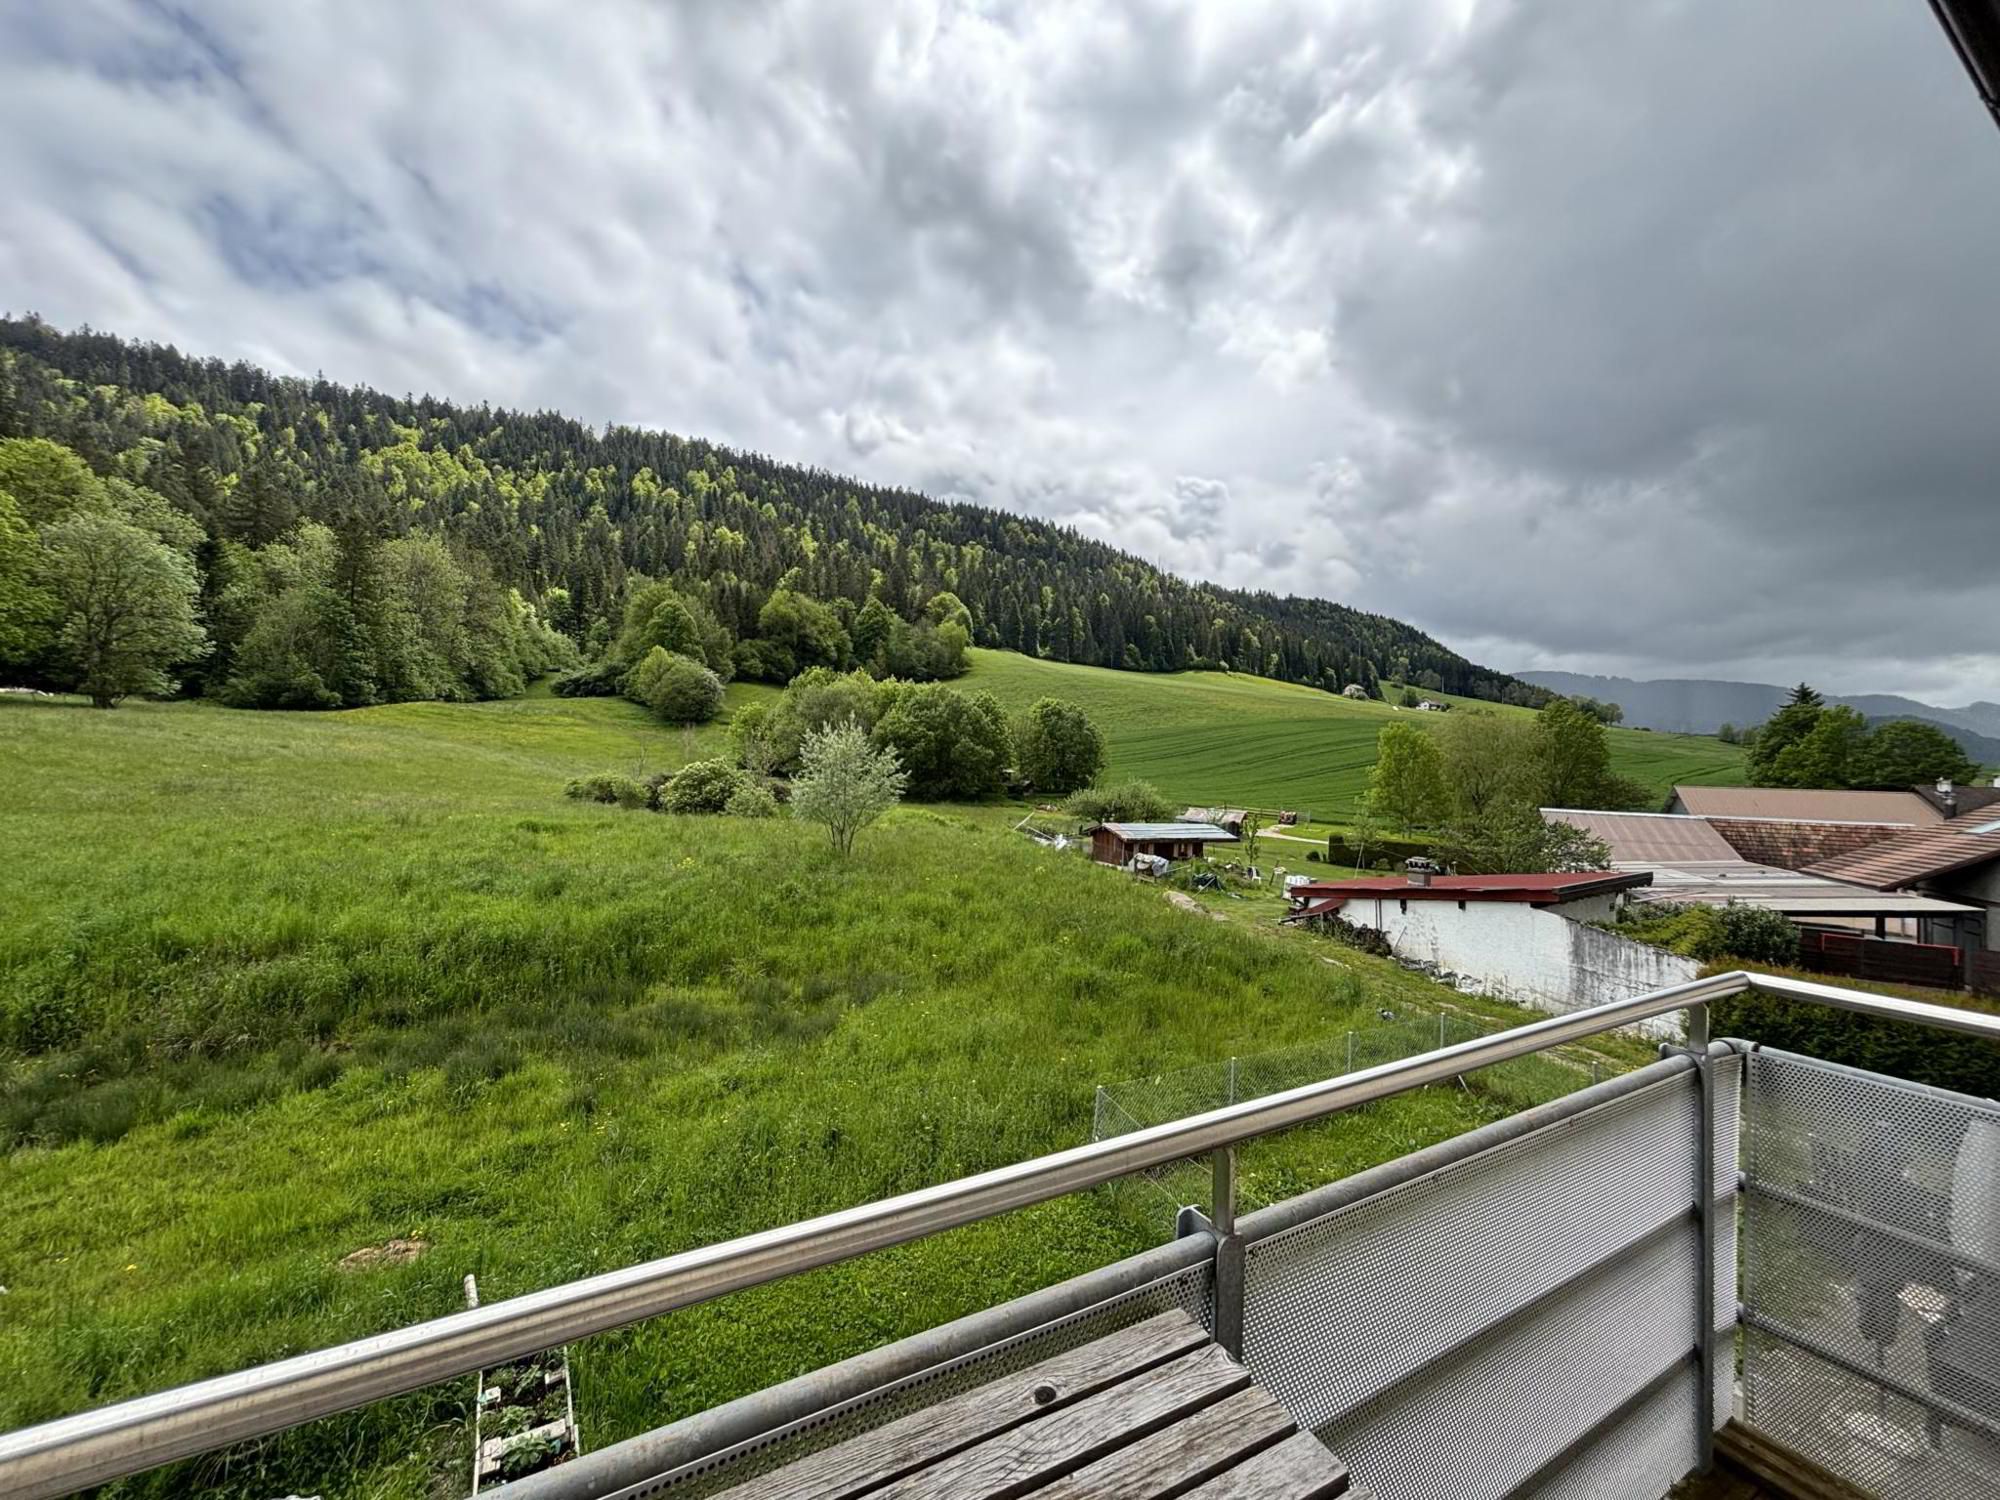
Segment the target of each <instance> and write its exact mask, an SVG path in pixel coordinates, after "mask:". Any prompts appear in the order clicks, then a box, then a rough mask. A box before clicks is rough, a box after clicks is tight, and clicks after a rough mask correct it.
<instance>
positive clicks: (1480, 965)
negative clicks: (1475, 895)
mask: <svg viewBox="0 0 2000 1500" xmlns="http://www.w3.org/2000/svg"><path fill="white" fill-rule="evenodd" d="M1613 904H1614V898H1612V897H1609V896H1603V897H1594V898H1591V899H1589V900H1586V901H1573V902H1570V903H1568V904H1567V905H1565V906H1563V907H1561V908H1546V909H1545V908H1539V907H1534V906H1529V905H1528V904H1527V903H1526V902H1521V901H1468V902H1466V903H1465V907H1464V909H1463V910H1461V909H1460V908H1459V904H1458V903H1457V902H1456V901H1411V902H1408V903H1407V905H1408V908H1409V909H1408V910H1407V911H1405V910H1403V909H1402V907H1403V905H1404V903H1402V902H1400V901H1399V900H1398V898H1396V897H1393V896H1391V897H1382V898H1371V899H1368V900H1365V901H1350V902H1348V903H1347V908H1346V916H1347V919H1348V920H1349V921H1350V922H1357V923H1360V924H1362V925H1364V926H1367V927H1374V928H1378V929H1379V930H1380V931H1382V932H1383V933H1384V934H1386V935H1387V937H1388V939H1389V944H1390V946H1391V947H1392V948H1393V949H1394V950H1395V952H1396V956H1397V957H1399V958H1405V959H1409V960H1411V961H1412V962H1428V963H1433V964H1436V965H1437V966H1438V967H1439V968H1442V969H1449V970H1451V971H1452V972H1453V973H1457V974H1464V975H1467V976H1468V977H1470V978H1472V979H1476V980H1477V981H1478V982H1479V985H1480V988H1481V989H1483V990H1484V991H1485V992H1486V993H1487V994H1489V995H1497V996H1500V997H1502V998H1503V999H1508V1000H1515V1001H1519V1002H1520V1003H1521V1004H1523V1005H1531V1006H1533V1007H1535V1008H1536V1009H1537V1010H1546V1011H1551V1012H1554V1013H1557V1014H1561V1013H1564V1012H1567V1011H1572V1010H1581V1009H1583V1008H1584V1007H1586V1006H1591V1005H1601V1004H1603V1003H1604V1002H1605V1001H1607V1000H1620V999H1623V998H1624V997H1626V996H1627V995H1636V994H1639V993H1641V992H1642V991H1645V990H1655V989H1660V988H1662V987H1663V986H1665V985H1669V984H1679V983H1681V982H1682V981H1684V980H1688V979H1692V978H1694V977H1695V975H1696V973H1697V972H1698V971H1699V969H1700V965H1699V964H1697V963H1696V962H1695V961H1694V960H1693V959H1691V958H1682V957H1680V956H1679V955H1678V954H1674V953H1664V952H1662V951H1660V950H1659V949H1657V948H1652V947H1648V946H1647V945H1646V944H1644V943H1635V942H1633V941H1632V940H1631V939H1630V938H1624V937H1620V936H1618V934H1616V933H1614V932H1605V931H1604V930H1602V929H1601V928H1597V927H1589V926H1586V925H1584V924H1585V923H1586V922H1589V921H1596V920H1599V919H1601V918H1604V917H1608V916H1609V915H1610V914H1611V911H1612V907H1613ZM1565 913H1574V914H1575V920H1572V918H1571V917H1570V916H1569V915H1565ZM1677 1024H1678V1023H1677V1022H1676V1021H1675V1020H1674V1019H1672V1018H1665V1017H1663V1018H1662V1019H1661V1022H1660V1024H1659V1025H1657V1026H1649V1029H1651V1030H1654V1031H1657V1032H1659V1033H1660V1034H1668V1033H1671V1032H1673V1031H1674V1030H1675V1029H1676V1027H1677Z"/></svg>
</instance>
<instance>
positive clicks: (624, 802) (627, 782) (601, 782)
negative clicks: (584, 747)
mask: <svg viewBox="0 0 2000 1500" xmlns="http://www.w3.org/2000/svg"><path fill="white" fill-rule="evenodd" d="M563 795H564V796H565V797H574V798H576V799H577V800H578V801H579V802H608V803H614V804H616V805H617V806H619V807H645V806H646V805H647V804H648V802H649V801H650V800H651V799H650V798H649V797H648V796H647V793H646V788H645V786H644V785H643V784H641V783H639V782H637V781H634V780H633V779H632V778H631V777H630V776H620V775H619V774H618V773H617V772H616V771H600V772H598V773H597V774H596V775H595V776H578V777H576V778H575V779H574V780H572V781H568V782H565V783H564V784H563Z"/></svg>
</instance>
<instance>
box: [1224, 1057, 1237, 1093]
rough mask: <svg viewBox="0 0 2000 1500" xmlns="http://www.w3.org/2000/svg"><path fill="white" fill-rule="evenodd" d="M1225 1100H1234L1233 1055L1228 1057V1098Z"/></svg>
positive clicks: (1234, 1060) (1234, 1070)
mask: <svg viewBox="0 0 2000 1500" xmlns="http://www.w3.org/2000/svg"><path fill="white" fill-rule="evenodd" d="M1225 1102H1226V1103H1229V1104H1234V1103H1235V1102H1236V1059H1235V1058H1233V1057H1232V1058H1230V1059H1229V1098H1228V1099H1227V1100H1226V1101H1225Z"/></svg>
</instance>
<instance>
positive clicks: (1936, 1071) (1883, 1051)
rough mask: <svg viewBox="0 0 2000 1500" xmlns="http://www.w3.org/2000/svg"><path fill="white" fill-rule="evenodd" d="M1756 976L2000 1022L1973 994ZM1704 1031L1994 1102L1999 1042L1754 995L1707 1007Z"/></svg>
mask: <svg viewBox="0 0 2000 1500" xmlns="http://www.w3.org/2000/svg"><path fill="white" fill-rule="evenodd" d="M1730 967H1732V965H1730V964H1728V963H1726V962H1725V963H1722V964H1718V965H1716V966H1715V967H1714V968H1712V969H1711V970H1710V971H1709V972H1711V973H1722V972H1726V971H1727V970H1728V969H1729V968H1730ZM1760 972H1767V973H1773V974H1784V975H1787V976H1789V977H1790V978H1793V979H1805V980H1810V981H1812V982H1813V983H1815V984H1827V983H1835V984H1839V985H1841V986H1842V987H1844V988H1847V989H1857V990H1867V991H1870V992H1871V993H1874V994H1878V995H1900V996H1902V997H1903V998H1905V999H1908V1000H1926V1001H1929V1002H1930V1003H1931V1004H1933V1005H1957V1006H1961V1007H1962V1008H1964V1009H1966V1010H1980V1011H1985V1012H1987V1013H1988V1014H1992V1015H2000V1004H1996V1003H1995V1002H1993V1001H1990V1000H1981V999H1979V998H1978V997H1977V996H1973V995H1960V994H1954V993H1951V992H1949V991H1944V990H1922V989H1914V988H1909V987H1906V986H1901V985H1893V984H1874V983H1869V982H1865V981H1860V980H1853V979H1847V978H1844V977H1843V978H1839V979H1830V978H1829V976H1827V975H1825V974H1810V973H1807V972H1806V971H1805V970H1803V969H1778V968H1773V969H1762V968H1761V966H1760ZM1710 1026H1711V1029H1712V1031H1713V1033H1714V1035H1716V1036H1729V1037H1739V1038H1742V1039H1743V1040H1745V1041H1751V1042H1762V1043H1763V1044H1764V1045H1765V1046H1767V1047H1777V1048H1780V1049H1781V1050H1783V1051H1786V1052H1801V1053H1804V1054H1805V1055H1807V1056H1808V1057H1818V1058H1823V1059H1825V1060H1826V1061H1827V1062H1835V1063H1845V1064H1846V1065H1847V1066H1849V1067H1851V1068H1865V1069H1867V1070H1868V1071H1869V1072H1871V1073H1887V1074H1890V1075H1891V1076H1892V1077H1896V1078H1907V1079H1909V1080H1910V1081H1911V1082H1913V1083H1928V1084H1930V1085H1932V1086H1933V1087H1936V1088H1941V1089H1950V1090H1952V1091H1953V1092H1954V1093H1959V1094H1972V1095H1975V1096H1976V1097H1978V1098H1981V1099H1996V1098H2000V1042H1992V1041H1988V1040H1986V1039H1985V1038H1983V1037H1976V1036H1964V1035H1961V1034H1960V1033H1958V1032H1955V1031H1938V1030H1936V1029H1934V1028H1932V1027H1929V1026H1919V1025H1917V1024H1915V1023H1914V1022H1910V1021H1886V1020H1878V1019H1877V1018H1875V1017H1874V1016H1863V1015H1857V1014H1855V1013H1854V1012H1853V1011H1847V1010H1834V1009H1831V1008H1830V1007H1828V1006H1824V1005H1814V1004H1812V1003H1810V1002H1808V1001H1798V1000H1780V999H1777V998H1775V997H1774V996H1769V995H1759V994H1755V993H1746V994H1741V995H1732V996H1731V997H1730V998H1729V999H1727V1000H1718V1001H1716V1002H1715V1004H1714V1005H1713V1006H1712V1007H1711V1015H1710Z"/></svg>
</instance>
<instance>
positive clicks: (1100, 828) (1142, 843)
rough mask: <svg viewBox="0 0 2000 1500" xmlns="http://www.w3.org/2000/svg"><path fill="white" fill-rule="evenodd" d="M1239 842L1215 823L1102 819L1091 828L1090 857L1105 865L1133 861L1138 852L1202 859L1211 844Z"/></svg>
mask: <svg viewBox="0 0 2000 1500" xmlns="http://www.w3.org/2000/svg"><path fill="white" fill-rule="evenodd" d="M1235 842H1236V835H1235V834H1233V833H1231V832H1229V830H1228V829H1226V828H1218V827H1216V826H1215V825H1214V824H1213V823H1098V824H1094V825H1093V826H1092V827H1091V829H1090V857H1091V858H1092V859H1094V860H1096V861H1097V862H1098V863H1099V864H1101V865H1123V864H1129V863H1131V860H1132V856H1134V855H1135V854H1154V855H1158V856H1159V857H1160V858H1162V859H1199V858H1201V856H1202V855H1203V854H1204V853H1206V852H1207V849H1208V846H1209V845H1210V844H1233V843H1235Z"/></svg>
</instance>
